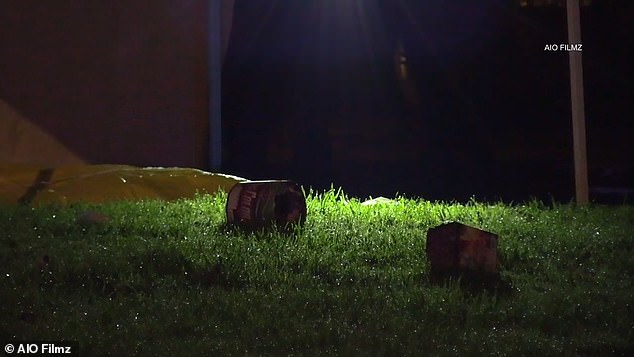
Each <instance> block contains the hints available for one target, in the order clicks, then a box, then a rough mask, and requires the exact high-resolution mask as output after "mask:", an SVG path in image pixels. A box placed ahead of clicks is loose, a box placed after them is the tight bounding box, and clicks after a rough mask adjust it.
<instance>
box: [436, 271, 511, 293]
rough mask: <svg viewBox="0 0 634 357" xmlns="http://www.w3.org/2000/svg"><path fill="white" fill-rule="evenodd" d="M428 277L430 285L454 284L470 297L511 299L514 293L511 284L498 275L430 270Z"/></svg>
mask: <svg viewBox="0 0 634 357" xmlns="http://www.w3.org/2000/svg"><path fill="white" fill-rule="evenodd" d="M428 277H429V282H430V284H432V285H437V286H444V285H448V284H452V283H456V284H457V285H458V286H459V287H460V289H461V290H462V291H463V292H464V293H467V294H470V295H479V294H483V293H485V294H490V295H496V296H500V297H512V296H513V295H515V292H516V290H515V288H514V287H513V284H512V282H511V281H509V280H507V279H503V278H502V277H501V276H500V274H499V273H495V274H494V273H482V272H478V271H473V270H468V269H454V270H451V271H447V272H439V271H433V270H431V271H430V272H429V274H428Z"/></svg>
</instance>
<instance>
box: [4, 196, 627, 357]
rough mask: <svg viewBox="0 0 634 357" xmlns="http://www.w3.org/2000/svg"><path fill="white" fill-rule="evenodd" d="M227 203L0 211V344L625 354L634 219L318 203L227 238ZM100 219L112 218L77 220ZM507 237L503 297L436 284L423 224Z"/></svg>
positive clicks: (568, 210) (480, 207) (517, 208)
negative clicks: (262, 228) (303, 217)
mask: <svg viewBox="0 0 634 357" xmlns="http://www.w3.org/2000/svg"><path fill="white" fill-rule="evenodd" d="M225 199H226V195H225V194H219V195H216V196H201V197H197V198H196V199H193V200H181V201H177V202H172V203H165V202H158V201H148V202H136V203H133V202H119V203H112V204H103V205H73V206H70V207H66V208H60V207H42V208H30V207H0V230H1V232H2V236H1V237H2V238H1V241H0V257H1V259H2V268H1V271H0V274H1V276H0V281H1V283H0V289H1V290H0V297H1V299H2V300H1V302H2V304H0V313H1V314H2V316H3V318H2V319H1V320H0V337H1V338H2V340H1V341H0V342H2V343H6V342H7V341H10V340H27V339H38V340H76V341H79V343H80V346H81V348H82V355H99V356H100V355H113V356H122V355H148V356H149V355H174V356H176V355H181V356H186V355H187V356H196V355H199V356H202V355H214V356H216V355H310V356H312V355H352V356H365V355H394V356H398V355H433V356H436V355H438V356H444V355H447V356H455V355H461V356H469V355H472V356H482V355H500V356H508V355H525V356H546V355H557V356H560V355H564V356H577V355H588V356H607V355H629V354H630V353H631V352H632V351H633V350H634V347H633V343H632V341H634V311H633V308H634V306H633V304H634V286H633V282H634V281H633V279H632V276H633V275H634V256H633V253H634V234H633V232H634V207H633V206H618V207H617V206H613V207H606V206H590V207H583V208H575V207H573V206H571V205H559V204H555V205H550V206H546V205H544V204H541V203H540V202H537V201H533V202H529V203H526V204H516V205H505V204H501V203H500V204H481V203H478V202H475V201H473V202H469V203H467V204H459V203H432V202H427V201H423V200H410V199H404V198H399V199H397V200H396V202H397V204H395V205H377V206H362V205H360V201H359V200H357V199H352V198H348V197H346V196H345V195H344V194H343V193H341V192H340V191H335V190H331V191H329V192H326V193H322V194H315V193H312V192H311V193H310V194H309V197H308V210H309V217H308V220H307V222H306V224H305V226H304V227H303V229H301V230H300V229H296V230H295V232H294V234H290V235H289V234H282V233H277V232H276V231H274V230H273V231H270V232H256V233H245V232H241V231H237V230H234V229H230V228H227V227H225V223H224V203H225ZM87 210H91V211H97V212H100V213H103V214H105V215H107V216H108V217H110V221H109V222H106V223H93V224H89V223H82V221H81V220H79V219H78V217H80V216H81V214H82V213H83V212H86V211H87ZM446 221H459V222H462V223H465V224H469V225H473V226H476V227H478V228H481V229H484V230H488V231H490V232H494V233H496V234H498V235H499V237H500V240H499V256H500V259H501V267H500V269H501V279H502V280H503V282H504V283H505V284H506V286H507V288H506V289H503V290H499V291H477V290H475V291H474V290H473V289H465V288H464V287H463V285H462V284H461V282H460V281H453V280H450V281H445V282H442V283H432V282H431V281H430V278H429V276H428V271H429V264H428V261H427V259H426V256H425V236H426V231H427V229H428V228H430V227H433V226H436V225H438V224H441V223H443V222H446Z"/></svg>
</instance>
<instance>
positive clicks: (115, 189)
mask: <svg viewBox="0 0 634 357" xmlns="http://www.w3.org/2000/svg"><path fill="white" fill-rule="evenodd" d="M241 181H246V179H243V178H240V177H236V176H231V175H224V174H217V173H209V172H205V171H201V170H197V169H190V168H156V167H147V168H140V167H135V166H126V165H72V166H60V167H56V168H46V167H38V166H31V165H20V164H0V204H17V203H22V204H32V205H41V204H61V205H64V204H68V203H73V202H107V201H117V200H140V199H163V200H174V199H179V198H191V197H193V196H194V195H195V194H196V192H199V193H214V192H217V191H218V190H219V189H222V190H224V191H227V192H228V191H229V190H230V189H231V187H233V185H235V184H236V183H238V182H241Z"/></svg>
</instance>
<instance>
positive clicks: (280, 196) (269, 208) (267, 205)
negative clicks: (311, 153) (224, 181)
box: [226, 180, 306, 228]
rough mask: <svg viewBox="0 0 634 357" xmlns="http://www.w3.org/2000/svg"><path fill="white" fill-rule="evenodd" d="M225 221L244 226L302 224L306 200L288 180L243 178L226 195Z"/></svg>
mask: <svg viewBox="0 0 634 357" xmlns="http://www.w3.org/2000/svg"><path fill="white" fill-rule="evenodd" d="M226 210H227V223H229V224H236V225H238V226H241V227H243V228H262V227H266V226H271V225H273V224H276V225H277V226H278V227H284V226H287V225H289V224H294V223H299V224H303V223H304V221H305V220H306V199H305V197H304V194H303V193H302V190H301V188H300V187H299V185H298V184H297V183H295V182H293V181H288V180H267V181H245V182H240V183H237V184H236V185H234V186H233V187H232V188H231V190H230V191H229V195H228V197H227V208H226Z"/></svg>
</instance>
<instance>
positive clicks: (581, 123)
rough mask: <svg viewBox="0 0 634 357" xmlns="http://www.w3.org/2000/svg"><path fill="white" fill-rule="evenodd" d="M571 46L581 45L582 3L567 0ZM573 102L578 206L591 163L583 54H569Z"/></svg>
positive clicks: (583, 200) (584, 198)
mask: <svg viewBox="0 0 634 357" xmlns="http://www.w3.org/2000/svg"><path fill="white" fill-rule="evenodd" d="M566 10H567V11H566V12H567V19H568V43H569V44H580V43H581V24H580V15H579V0H567V3H566ZM569 61H570V101H571V105H572V136H573V149H574V162H575V193H576V202H577V204H578V205H585V204H587V203H588V201H589V197H588V161H587V154H586V124H585V112H584V101H583V65H582V62H581V51H570V52H569Z"/></svg>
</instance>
